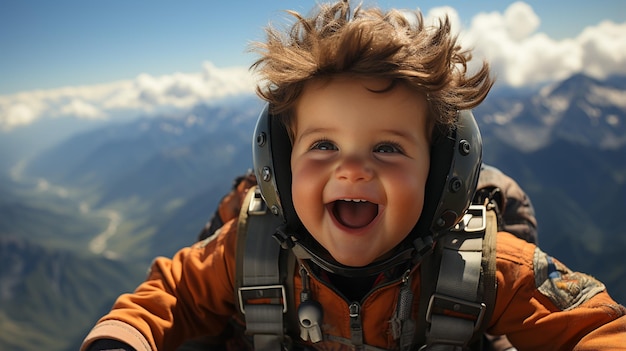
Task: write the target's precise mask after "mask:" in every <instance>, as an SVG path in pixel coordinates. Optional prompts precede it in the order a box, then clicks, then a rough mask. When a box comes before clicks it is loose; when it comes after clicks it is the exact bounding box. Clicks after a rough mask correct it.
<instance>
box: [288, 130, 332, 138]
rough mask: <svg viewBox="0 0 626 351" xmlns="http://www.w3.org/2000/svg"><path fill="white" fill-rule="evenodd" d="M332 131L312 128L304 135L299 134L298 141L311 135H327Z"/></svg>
mask: <svg viewBox="0 0 626 351" xmlns="http://www.w3.org/2000/svg"><path fill="white" fill-rule="evenodd" d="M330 130H332V128H310V129H307V130H305V131H304V132H302V133H297V132H296V134H297V138H296V140H302V138H304V137H305V136H307V135H309V134H325V133H328V131H330Z"/></svg>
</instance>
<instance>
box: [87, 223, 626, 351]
mask: <svg viewBox="0 0 626 351" xmlns="http://www.w3.org/2000/svg"><path fill="white" fill-rule="evenodd" d="M233 223H234V222H233V221H231V222H229V223H227V224H226V225H225V226H224V227H223V228H222V230H221V231H220V233H219V234H218V235H217V236H216V237H215V239H214V240H211V241H209V240H205V241H203V242H200V243H197V244H196V245H194V246H193V247H190V248H185V249H182V250H180V251H179V252H178V253H177V254H176V255H175V256H174V257H173V258H172V259H166V258H158V259H156V260H155V261H154V262H153V265H152V268H151V272H150V273H149V276H148V278H147V279H146V281H145V282H144V283H142V284H141V285H140V286H139V287H138V288H137V289H136V290H135V292H134V293H131V294H124V295H122V296H120V297H119V298H118V300H117V301H116V303H115V305H114V306H113V309H112V311H111V312H110V313H109V314H107V315H106V316H104V317H103V318H102V319H100V320H99V321H98V323H97V324H96V326H95V327H94V328H93V329H92V331H91V332H90V333H89V335H88V336H87V337H86V339H85V341H84V344H83V347H82V349H83V350H84V349H86V347H87V345H88V344H89V343H90V342H92V341H94V340H96V339H99V338H110V339H117V340H121V341H124V342H126V343H128V344H129V345H131V346H133V347H134V348H135V349H136V350H137V351H144V350H145V351H147V350H175V349H176V347H177V346H178V345H179V344H181V343H182V342H183V341H184V340H185V339H188V338H193V337H197V336H201V335H218V334H220V333H221V332H222V331H223V330H225V328H226V326H227V325H228V321H229V320H230V319H231V317H233V316H234V315H236V313H237V310H236V306H235V298H234V296H235V293H234V291H233V290H234V288H233V286H234V276H235V246H236V239H237V238H236V237H237V235H236V225H233ZM555 269H557V270H558V271H559V272H560V274H557V273H556V272H555ZM550 273H552V277H553V278H548V275H549V274H550ZM412 274H414V279H413V280H412V281H413V290H414V291H415V299H416V302H415V303H414V304H413V306H414V311H413V313H414V315H416V313H417V311H416V310H417V309H418V305H419V303H418V302H417V301H418V300H417V299H419V296H418V295H419V281H420V279H419V269H414V270H413V273H412ZM496 276H497V282H498V291H497V298H496V306H495V309H494V313H493V316H492V319H491V321H490V324H489V328H488V330H487V331H488V332H489V333H490V334H495V335H501V334H506V335H508V337H509V339H510V340H511V342H512V343H513V344H514V345H515V346H516V347H517V349H518V350H626V308H624V307H623V306H621V305H619V304H617V303H616V302H615V301H613V300H612V299H611V298H610V297H609V295H608V294H607V292H606V291H605V290H604V286H603V285H602V284H601V283H599V282H598V281H596V280H595V279H593V278H592V277H590V276H588V275H584V274H581V273H575V272H571V271H569V270H567V268H566V267H565V266H563V265H562V264H561V263H559V262H558V261H556V260H554V259H551V258H549V257H548V256H547V255H545V254H544V253H543V252H541V251H540V250H539V249H538V248H537V247H536V246H534V245H533V244H530V243H527V242H525V241H523V240H521V239H518V238H516V237H514V236H513V235H511V234H508V233H505V232H500V233H498V237H497V274H496ZM294 286H295V287H296V288H295V289H296V292H295V293H296V295H295V296H296V300H298V297H299V295H300V294H299V293H300V290H301V279H300V276H299V275H298V274H297V273H296V274H295V276H294ZM399 286H400V282H396V283H392V284H383V286H381V287H379V288H375V290H374V291H373V292H372V293H370V294H368V296H367V297H366V298H365V299H364V301H362V303H361V308H362V323H363V335H364V341H365V343H366V344H368V345H372V346H376V347H379V348H386V349H393V348H395V347H396V341H395V340H393V337H392V336H391V332H390V320H391V319H392V315H393V313H394V310H395V306H396V305H397V298H398V290H399ZM310 287H311V293H312V296H313V297H314V299H315V300H317V301H318V302H319V303H320V304H321V305H322V306H324V327H323V333H324V334H330V335H334V336H338V337H341V338H346V339H348V340H349V339H350V325H349V319H350V318H349V311H348V302H347V301H345V300H344V299H343V298H342V297H340V296H339V295H338V294H337V293H335V292H334V291H333V290H332V289H330V288H328V287H327V285H326V284H325V283H323V282H320V281H318V280H317V279H315V278H314V277H313V276H311V279H310ZM296 303H298V301H296ZM315 346H316V348H319V349H330V348H331V347H332V346H335V347H336V346H337V345H332V343H331V342H329V341H323V342H321V343H318V344H315ZM335 349H336V348H335ZM345 349H348V348H345Z"/></svg>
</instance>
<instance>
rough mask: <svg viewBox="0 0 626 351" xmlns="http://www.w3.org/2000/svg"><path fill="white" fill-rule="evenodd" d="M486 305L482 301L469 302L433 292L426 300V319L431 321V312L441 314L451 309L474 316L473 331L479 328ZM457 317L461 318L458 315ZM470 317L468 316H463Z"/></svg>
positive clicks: (454, 311)
mask: <svg viewBox="0 0 626 351" xmlns="http://www.w3.org/2000/svg"><path fill="white" fill-rule="evenodd" d="M486 309H487V305H485V304H484V303H482V302H481V303H478V302H470V301H466V300H462V299H459V298H456V297H452V296H446V295H442V294H437V293H435V294H433V295H432V296H431V297H430V300H429V301H428V309H426V321H427V322H428V323H431V317H432V314H433V313H439V314H442V313H443V311H451V312H453V313H457V314H461V315H466V316H474V331H477V330H478V329H479V328H480V325H481V324H482V323H483V318H484V317H485V311H486ZM458 318H463V317H461V316H458ZM465 319H470V318H465Z"/></svg>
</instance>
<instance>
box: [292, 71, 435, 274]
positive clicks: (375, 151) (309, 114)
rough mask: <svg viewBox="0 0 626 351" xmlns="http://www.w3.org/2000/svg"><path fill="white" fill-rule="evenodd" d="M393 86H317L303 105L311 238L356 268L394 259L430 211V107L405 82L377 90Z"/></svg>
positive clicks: (303, 201) (301, 176)
mask: <svg viewBox="0 0 626 351" xmlns="http://www.w3.org/2000/svg"><path fill="white" fill-rule="evenodd" d="M388 86H389V81H388V80H381V79H356V78H348V77H336V78H333V79H332V80H330V81H326V82H321V81H312V82H309V83H307V85H306V87H305V89H304V91H303V93H302V95H301V97H300V98H299V101H298V103H297V105H296V108H295V120H294V122H295V123H294V132H295V138H294V141H293V150H292V156H291V171H292V176H293V184H292V194H293V203H294V207H295V209H296V212H297V213H298V216H299V217H300V219H301V220H302V223H303V224H304V226H305V227H306V228H307V229H308V230H309V232H310V233H311V235H313V237H314V238H315V239H316V240H317V241H318V242H319V243H320V244H321V245H322V246H323V247H324V248H325V249H326V250H328V251H329V252H330V254H331V255H332V256H333V258H334V259H335V260H337V261H338V262H340V263H342V264H344V265H348V266H354V267H360V266H364V265H367V264H369V263H371V262H373V261H375V260H376V259H378V258H381V257H382V256H384V255H385V254H387V253H388V252H389V251H390V250H391V249H393V248H394V247H395V246H396V245H397V244H399V243H400V242H401V241H402V240H403V239H404V238H405V237H406V236H407V234H408V233H409V231H410V230H411V229H412V228H413V227H414V226H415V224H416V223H417V220H418V219H419V216H420V214H421V212H422V206H423V202H424V187H425V184H426V177H427V176H428V168H429V165H430V142H429V140H430V139H429V137H428V135H429V134H430V132H429V131H428V130H427V127H426V126H427V123H426V118H427V103H426V100H425V98H424V97H423V96H421V95H420V94H418V93H416V92H414V91H412V90H409V89H408V88H407V87H405V86H404V85H402V84H397V85H396V86H395V87H393V88H392V89H391V90H389V91H386V92H378V93H374V92H372V90H374V91H380V90H382V89H384V88H386V87H388ZM368 89H369V90H368Z"/></svg>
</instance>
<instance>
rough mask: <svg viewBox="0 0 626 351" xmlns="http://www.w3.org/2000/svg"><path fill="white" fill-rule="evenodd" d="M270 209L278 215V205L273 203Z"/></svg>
mask: <svg viewBox="0 0 626 351" xmlns="http://www.w3.org/2000/svg"><path fill="white" fill-rule="evenodd" d="M270 210H271V211H272V213H273V214H274V215H276V216H278V206H276V205H272V208H271V209H270Z"/></svg>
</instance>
